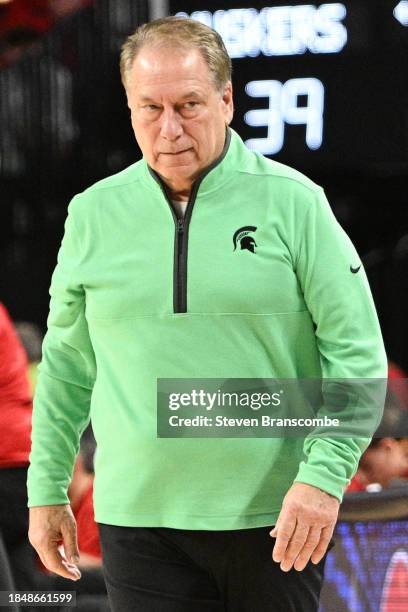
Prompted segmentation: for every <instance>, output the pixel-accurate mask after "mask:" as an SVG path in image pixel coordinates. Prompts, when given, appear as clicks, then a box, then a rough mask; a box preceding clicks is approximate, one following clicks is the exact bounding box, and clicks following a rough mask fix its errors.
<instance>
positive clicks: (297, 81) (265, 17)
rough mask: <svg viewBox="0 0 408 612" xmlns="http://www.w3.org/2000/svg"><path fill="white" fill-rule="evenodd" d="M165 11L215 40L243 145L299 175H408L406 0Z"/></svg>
mask: <svg viewBox="0 0 408 612" xmlns="http://www.w3.org/2000/svg"><path fill="white" fill-rule="evenodd" d="M170 12H171V14H173V15H174V14H176V15H183V16H187V17H190V18H192V19H196V20H198V21H201V22H203V23H205V24H207V25H209V26H210V27H212V28H213V29H215V30H216V31H217V32H219V34H220V35H221V36H222V38H223V40H224V43H225V45H226V48H227V50H228V53H229V55H230V57H231V58H232V63H233V86H234V99H235V109H236V110H235V116H234V121H233V123H232V127H234V128H235V129H236V130H237V131H238V132H239V134H240V135H241V136H242V137H243V138H244V140H245V141H246V144H247V145H248V147H250V148H253V149H256V150H258V151H261V152H262V153H263V154H265V155H268V156H271V157H273V158H274V159H277V160H278V161H282V162H284V163H289V164H293V165H297V167H303V168H320V169H324V168H326V169H335V168H338V169H339V170H341V169H348V168H350V169H352V168H359V169H362V168H365V167H369V168H371V169H372V168H374V169H379V170H383V171H385V172H391V173H393V172H395V171H397V172H401V171H403V172H405V171H406V170H407V169H408V0H402V1H400V2H398V1H397V0H395V1H393V0H353V1H350V2H325V3H315V4H306V3H305V2H296V1H293V2H291V3H290V4H284V3H282V2H276V1H271V2H251V1H250V0H248V1H247V2H241V1H239V0H237V1H225V2H214V1H213V2H212V1H211V0H197V1H195V0H174V1H173V0H172V1H171V2H170Z"/></svg>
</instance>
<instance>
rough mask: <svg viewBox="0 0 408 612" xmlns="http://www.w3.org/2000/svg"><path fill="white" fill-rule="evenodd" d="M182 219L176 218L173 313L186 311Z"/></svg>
mask: <svg viewBox="0 0 408 612" xmlns="http://www.w3.org/2000/svg"><path fill="white" fill-rule="evenodd" d="M184 236H185V231H184V219H183V218H182V217H178V218H177V265H176V269H175V271H174V280H175V283H176V285H177V287H176V288H175V289H176V291H175V292H174V293H175V295H174V312H186V310H187V305H186V301H187V299H186V298H187V296H185V292H184V290H183V289H184V286H185V282H184V281H185V278H186V276H187V270H183V251H184V248H185V245H184Z"/></svg>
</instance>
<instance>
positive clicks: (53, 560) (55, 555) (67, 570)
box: [41, 548, 81, 580]
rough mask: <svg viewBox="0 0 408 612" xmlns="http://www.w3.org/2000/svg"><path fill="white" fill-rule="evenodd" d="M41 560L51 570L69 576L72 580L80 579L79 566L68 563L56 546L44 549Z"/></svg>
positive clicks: (65, 576)
mask: <svg viewBox="0 0 408 612" xmlns="http://www.w3.org/2000/svg"><path fill="white" fill-rule="evenodd" d="M41 560H42V562H43V563H44V565H45V567H47V568H48V569H49V570H50V571H51V572H54V573H55V574H58V575H59V576H63V577H64V578H69V579H70V580H79V578H81V572H80V571H79V569H78V568H77V567H75V566H74V565H71V564H70V563H68V562H67V561H66V560H65V559H63V557H62V556H61V555H60V553H59V552H58V551H57V549H55V548H49V549H48V550H47V551H43V553H42V555H41Z"/></svg>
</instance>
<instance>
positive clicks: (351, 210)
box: [0, 0, 408, 369]
mask: <svg viewBox="0 0 408 612" xmlns="http://www.w3.org/2000/svg"><path fill="white" fill-rule="evenodd" d="M296 4H306V2H296V1H292V2H290V3H289V2H288V3H287V5H291V6H293V5H296ZM319 4H321V3H315V5H319ZM343 4H345V6H346V7H347V17H346V18H345V20H344V24H345V26H346V27H347V30H348V43H347V45H346V47H345V48H344V49H343V51H341V52H340V53H336V54H313V53H310V52H307V53H305V54H302V55H296V56H280V57H265V56H262V55H259V56H258V57H256V58H245V59H234V60H233V70H234V76H233V84H234V90H235V105H236V114H235V118H234V121H233V124H232V127H233V128H234V129H236V130H237V131H238V132H239V134H240V135H241V136H242V137H243V138H244V139H247V138H253V137H263V136H264V135H265V131H266V130H264V128H251V127H249V126H248V125H246V124H245V122H244V120H243V117H244V114H245V112H247V111H248V110H250V109H252V108H262V107H264V106H265V107H266V106H267V100H266V99H265V100H263V99H257V100H255V99H253V98H250V97H249V96H248V95H247V94H246V93H245V84H246V83H247V82H248V81H251V80H255V79H259V80H261V79H277V80H279V81H282V82H285V81H287V80H288V79H291V78H301V77H315V78H318V79H320V80H321V81H322V82H323V83H324V86H325V94H326V95H325V113H324V140H323V144H322V147H321V148H320V149H318V150H316V151H311V150H309V149H308V148H307V147H306V146H305V128H304V126H287V128H286V132H285V145H284V147H283V149H282V151H281V152H280V153H279V154H276V155H274V156H273V157H274V159H276V160H278V161H281V162H283V163H286V164H289V165H291V166H294V167H295V168H297V169H299V170H301V171H303V172H304V173H306V174H307V175H308V176H310V177H311V178H312V179H313V180H315V181H316V182H317V183H319V184H320V185H322V186H323V187H324V188H325V190H326V193H327V195H328V198H329V201H330V202H331V205H332V207H333V210H334V212H335V214H336V216H337V218H338V220H339V221H340V223H341V224H342V225H343V227H344V228H345V230H346V231H347V233H348V234H349V235H350V237H351V238H352V240H353V242H354V243H355V245H356V248H357V250H358V251H359V253H360V255H361V256H362V258H363V261H364V264H365V267H366V271H367V274H368V276H369V280H370V283H371V287H372V291H373V295H374V299H375V302H376V305H377V309H378V313H379V317H380V322H381V326H382V330H383V334H384V338H385V342H386V347H387V352H388V355H389V357H390V358H391V359H393V360H394V361H396V362H397V363H399V364H400V365H402V366H403V367H405V368H406V369H408V348H407V342H406V338H407V332H408V321H407V316H406V313H407V306H408V277H407V270H408V265H407V264H408V215H407V210H406V208H407V204H408V202H407V199H408V196H407V174H408V69H407V65H408V61H407V60H408V27H404V26H402V25H401V24H400V23H399V22H398V21H397V20H396V19H395V18H394V16H393V8H394V7H395V6H396V5H397V4H398V1H397V0H395V1H392V0H367V1H362V0H361V1H360V0H353V1H349V2H347V1H345V2H343ZM275 5H276V6H284V5H285V2H274V1H270V2H265V3H262V2H250V3H245V2H239V1H237V2H208V3H205V2H203V0H200V2H198V1H197V2H194V1H191V0H190V1H182V2H170V11H171V13H173V14H174V13H175V12H177V11H178V10H183V11H186V12H188V13H191V12H192V11H194V10H210V11H214V10H223V9H224V10H228V9H231V8H240V7H245V8H249V7H252V8H258V9H260V8H262V7H264V6H275ZM2 10H3V13H2V12H1V11H2ZM4 15H5V13H4V9H1V10H0V92H1V96H0V133H1V140H0V249H1V271H0V291H1V293H0V299H1V301H3V302H4V303H5V304H6V306H7V307H8V308H9V310H10V312H11V315H12V316H13V318H14V319H17V320H22V319H24V320H29V321H33V322H36V323H38V324H39V325H40V326H41V327H42V328H44V327H45V321H46V316H47V311H48V300H49V296H48V288H49V283H50V276H51V273H52V270H53V268H54V266H55V262H56V253H57V250H58V247H59V244H60V240H61V236H62V231H63V223H64V219H65V216H66V209H67V205H68V202H69V200H70V199H71V197H72V196H73V195H74V194H75V193H77V192H78V191H81V190H82V189H84V188H85V187H87V186H89V185H90V184H91V183H93V182H94V181H96V180H98V179H100V178H103V177H105V176H107V175H109V174H112V173H114V172H117V171H119V170H121V169H122V168H124V167H125V166H126V165H128V164H130V163H132V162H134V161H135V160H136V159H138V158H139V157H140V151H139V149H138V147H137V145H136V143H135V141H134V137H133V133H132V131H131V126H130V122H129V113H128V109H127V107H126V102H125V96H124V92H123V89H122V86H121V84H120V79H119V69H118V58H119V49H120V45H121V43H122V42H123V40H124V39H125V37H126V36H127V34H129V33H130V32H131V31H133V30H134V29H135V27H136V26H137V24H138V23H139V22H143V21H146V20H147V18H148V6H147V2H143V1H138V2H134V1H132V0H116V1H114V0H97V1H95V2H85V3H84V6H82V7H80V8H79V9H78V10H77V11H76V12H74V13H71V14H66V15H64V16H63V18H61V19H58V20H55V21H54V22H52V23H51V24H49V25H48V26H47V28H44V31H41V32H38V33H37V34H36V35H35V36H33V35H32V36H31V39H30V37H28V40H27V34H26V33H25V37H26V38H25V39H24V36H23V39H24V42H25V43H26V44H25V46H24V48H23V50H22V51H21V52H19V54H16V55H15V56H14V55H13V53H10V49H11V50H12V51H13V52H14V50H15V47H16V43H15V40H16V36H15V34H14V38H13V36H10V31H9V30H8V31H7V32H5V28H3V30H2V27H1V26H2V17H3V18H4ZM3 24H4V19H3ZM19 36H20V40H21V32H20V34H19ZM17 39H18V37H17Z"/></svg>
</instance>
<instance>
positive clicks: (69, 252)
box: [28, 129, 387, 530]
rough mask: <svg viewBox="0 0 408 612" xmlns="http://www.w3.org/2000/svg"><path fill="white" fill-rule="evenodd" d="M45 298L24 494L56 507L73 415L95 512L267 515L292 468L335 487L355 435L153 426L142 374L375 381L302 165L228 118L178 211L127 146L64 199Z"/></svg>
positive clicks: (152, 377)
mask: <svg viewBox="0 0 408 612" xmlns="http://www.w3.org/2000/svg"><path fill="white" fill-rule="evenodd" d="M357 268H358V270H357ZM356 270H357V272H356ZM50 294H51V303H50V314H49V318H48V332H47V334H46V337H45V340H44V346H43V359H42V363H41V366H40V374H39V380H38V385H37V390H36V395H35V400H34V411H33V433H32V451H31V455H30V460H31V465H30V467H29V472H28V494H29V501H28V505H29V506H38V505H48V504H64V503H69V500H68V497H67V487H68V485H69V482H70V479H71V475H72V469H73V464H74V461H75V456H76V454H77V452H78V449H79V437H80V434H81V433H82V431H83V430H84V429H85V427H86V426H87V424H88V423H89V419H90V418H91V421H92V426H93V430H94V434H95V437H96V441H97V451H96V457H95V483H94V505H95V519H96V521H98V522H103V523H108V524H113V525H122V526H146V527H148V526H156V527H160V526H162V527H173V528H181V529H210V530H224V529H241V528H249V527H260V526H267V525H273V524H274V522H275V521H276V519H277V516H278V514H279V511H280V508H281V504H282V499H283V497H284V495H285V493H286V491H287V490H288V489H289V487H290V486H291V484H292V483H293V481H295V480H296V481H300V482H304V483H308V484H312V485H315V486H317V487H319V488H321V489H323V490H324V491H327V492H328V493H331V494H332V495H335V496H336V497H338V498H339V499H341V497H342V493H343V490H344V487H345V486H346V485H347V483H348V481H349V479H350V478H351V476H352V475H353V474H354V472H355V470H356V467H357V463H358V460H359V458H360V455H361V452H362V451H363V450H364V448H365V446H366V444H368V441H369V440H368V439H366V440H362V439H352V438H343V439H336V440H333V439H313V440H311V439H308V440H306V441H304V440H302V439H296V438H287V439H283V438H238V439H232V438H225V439H224V438H192V439H188V438H182V439H170V438H157V435H156V428H157V421H156V402H157V399H156V398H157V379H158V378H284V379H293V378H296V379H299V378H319V377H323V378H366V377H367V378H386V376H387V367H386V356H385V352H384V346H383V342H382V338H381V332H380V328H379V324H378V320H377V316H376V312H375V308H374V305H373V301H372V297H371V294H370V290H369V286H368V282H367V278H366V275H365V272H364V269H363V267H362V265H361V262H360V259H359V257H358V255H357V253H356V251H355V249H354V247H353V245H352V244H351V242H350V240H349V239H348V237H347V236H346V234H345V233H344V231H343V230H342V229H341V227H340V225H339V224H338V223H337V221H336V220H335V218H334V215H333V213H332V211H331V209H330V207H329V205H328V203H327V200H326V198H325V196H324V192H323V190H322V189H321V188H320V187H319V186H317V185H316V184H315V183H313V182H312V181H311V180H309V179H307V178H306V177H305V176H304V175H302V174H301V173H299V172H297V171H295V170H293V169H291V168H289V167H287V166H285V165H282V164H279V163H277V162H274V161H271V160H269V159H266V158H265V157H263V156H262V155H260V154H259V153H256V152H253V151H250V150H248V149H247V148H246V146H245V145H244V143H243V142H242V140H241V139H240V137H239V136H238V135H237V134H236V133H235V132H234V131H233V130H231V129H228V131H227V139H226V144H225V147H224V151H223V154H222V156H221V157H220V158H219V159H218V160H217V161H216V162H215V163H214V164H213V165H212V166H211V167H210V168H208V169H207V171H206V172H205V173H204V174H203V175H202V176H201V177H200V178H199V179H198V180H197V181H196V183H195V184H194V186H193V189H192V193H191V196H190V200H189V203H188V205H187V209H186V212H185V215H184V218H182V217H180V218H178V217H177V215H176V212H175V210H174V209H173V207H172V204H171V201H170V200H169V199H168V197H167V194H166V190H165V188H164V185H163V184H162V183H161V181H160V179H159V177H158V176H157V175H156V174H155V173H154V172H153V171H152V170H151V169H150V168H149V167H148V165H147V163H146V161H145V160H144V159H142V160H140V161H139V162H137V163H135V164H133V165H131V166H130V167H128V168H126V169H125V170H124V171H122V172H120V173H118V174H116V175H114V176H111V177H109V178H107V179H104V180H102V181H99V182H98V183H96V184H95V185H93V186H91V187H90V188H89V189H87V190H85V191H84V192H83V193H81V194H79V195H77V196H76V197H74V199H73V200H72V202H71V203H70V206H69V209H68V217H67V221H66V225H65V234H64V238H63V241H62V245H61V249H60V252H59V255H58V264H57V266H56V268H55V271H54V274H53V277H52V282H51V289H50Z"/></svg>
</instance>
